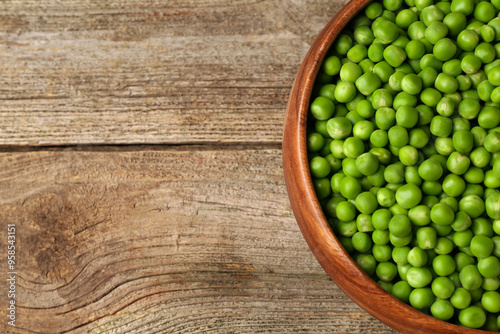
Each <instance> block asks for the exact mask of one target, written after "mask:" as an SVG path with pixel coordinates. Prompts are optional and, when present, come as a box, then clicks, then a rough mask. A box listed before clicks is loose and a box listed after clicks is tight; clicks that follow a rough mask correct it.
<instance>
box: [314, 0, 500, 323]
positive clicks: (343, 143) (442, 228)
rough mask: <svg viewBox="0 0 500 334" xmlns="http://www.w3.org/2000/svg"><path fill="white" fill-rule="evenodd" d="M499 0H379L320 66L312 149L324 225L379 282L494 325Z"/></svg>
mask: <svg viewBox="0 0 500 334" xmlns="http://www.w3.org/2000/svg"><path fill="white" fill-rule="evenodd" d="M499 11H500V0H491V1H478V0H452V1H451V2H448V1H440V2H435V1H434V0H404V1H403V0H381V1H375V2H372V3H370V4H369V5H368V6H367V7H365V9H364V10H362V11H361V12H360V13H359V14H358V15H357V16H356V17H355V18H354V19H353V20H352V21H351V22H350V23H349V25H348V26H347V27H346V28H345V29H344V30H343V31H342V33H341V34H340V35H339V36H338V37H337V38H336V40H335V42H334V44H333V45H332V47H331V49H330V51H329V53H328V54H327V56H326V58H325V60H324V62H323V63H322V66H321V69H320V71H319V73H318V76H317V78H316V82H315V86H314V89H313V93H312V96H311V103H310V113H309V117H308V131H307V149H308V158H309V167H310V172H311V176H312V181H313V185H314V188H315V191H316V194H317V197H318V200H319V201H320V204H321V206H322V208H323V211H324V213H325V216H326V218H327V220H328V222H329V223H330V225H331V227H332V230H333V231H334V233H335V234H336V236H337V237H338V239H339V241H340V242H341V243H342V245H343V247H344V248H345V249H346V250H347V251H348V252H349V254H350V255H351V256H352V258H353V259H354V260H355V261H356V263H357V264H358V265H359V267H360V268H361V269H362V270H364V271H365V272H366V273H367V274H368V275H369V276H370V277H372V278H373V279H374V280H375V281H376V282H377V283H378V284H379V285H380V286H381V287H382V288H383V289H385V290H386V291H387V292H389V293H391V294H392V295H393V296H395V297H396V298H398V299H400V300H401V301H403V302H405V303H407V304H409V305H411V306H412V307H414V308H416V309H418V310H421V311H422V312H425V313H427V314H431V315H432V316H434V317H436V318H438V319H441V320H443V321H448V322H451V323H455V324H457V325H460V326H465V327H469V328H480V329H484V330H488V331H499V328H500V260H499V258H500V191H499V187H500V126H499V124H500V17H499Z"/></svg>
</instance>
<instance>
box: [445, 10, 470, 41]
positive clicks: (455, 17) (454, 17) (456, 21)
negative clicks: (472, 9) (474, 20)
mask: <svg viewBox="0 0 500 334" xmlns="http://www.w3.org/2000/svg"><path fill="white" fill-rule="evenodd" d="M443 23H444V24H445V25H446V27H447V28H448V32H449V34H450V35H451V36H457V35H458V34H459V33H460V32H461V31H463V30H464V29H465V27H466V26H467V18H466V16H465V15H464V14H463V13H461V12H456V11H453V10H452V12H451V13H449V14H447V15H446V16H445V17H444V19H443Z"/></svg>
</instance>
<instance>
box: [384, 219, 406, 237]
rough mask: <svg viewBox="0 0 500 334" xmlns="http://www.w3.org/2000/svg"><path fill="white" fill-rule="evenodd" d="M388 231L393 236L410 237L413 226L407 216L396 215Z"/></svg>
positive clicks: (390, 222)
mask: <svg viewBox="0 0 500 334" xmlns="http://www.w3.org/2000/svg"><path fill="white" fill-rule="evenodd" d="M388 229H389V232H390V234H391V235H392V236H394V237H397V238H402V237H405V236H408V235H410V233H411V230H412V224H411V222H410V220H409V218H408V217H407V216H406V215H404V214H399V215H394V216H393V217H392V218H391V220H390V221H389V224H388Z"/></svg>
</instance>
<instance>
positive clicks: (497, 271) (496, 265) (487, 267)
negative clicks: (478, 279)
mask: <svg viewBox="0 0 500 334" xmlns="http://www.w3.org/2000/svg"><path fill="white" fill-rule="evenodd" d="M477 269H478V270H479V273H480V274H481V275H482V276H483V277H485V278H495V277H496V278H498V276H499V275H500V260H499V259H498V257H496V256H493V255H492V256H488V257H485V258H481V259H479V261H478V263H477ZM499 311H500V310H499ZM496 312H498V311H496Z"/></svg>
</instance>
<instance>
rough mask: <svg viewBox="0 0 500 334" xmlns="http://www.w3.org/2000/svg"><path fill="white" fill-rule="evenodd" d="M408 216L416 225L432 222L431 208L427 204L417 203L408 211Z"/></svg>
mask: <svg viewBox="0 0 500 334" xmlns="http://www.w3.org/2000/svg"><path fill="white" fill-rule="evenodd" d="M408 218H409V219H410V221H411V223H412V224H413V225H416V226H426V225H428V224H430V222H431V218H430V208H429V207H428V206H426V205H417V206H415V207H413V208H411V209H410V210H409V211H408Z"/></svg>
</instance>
